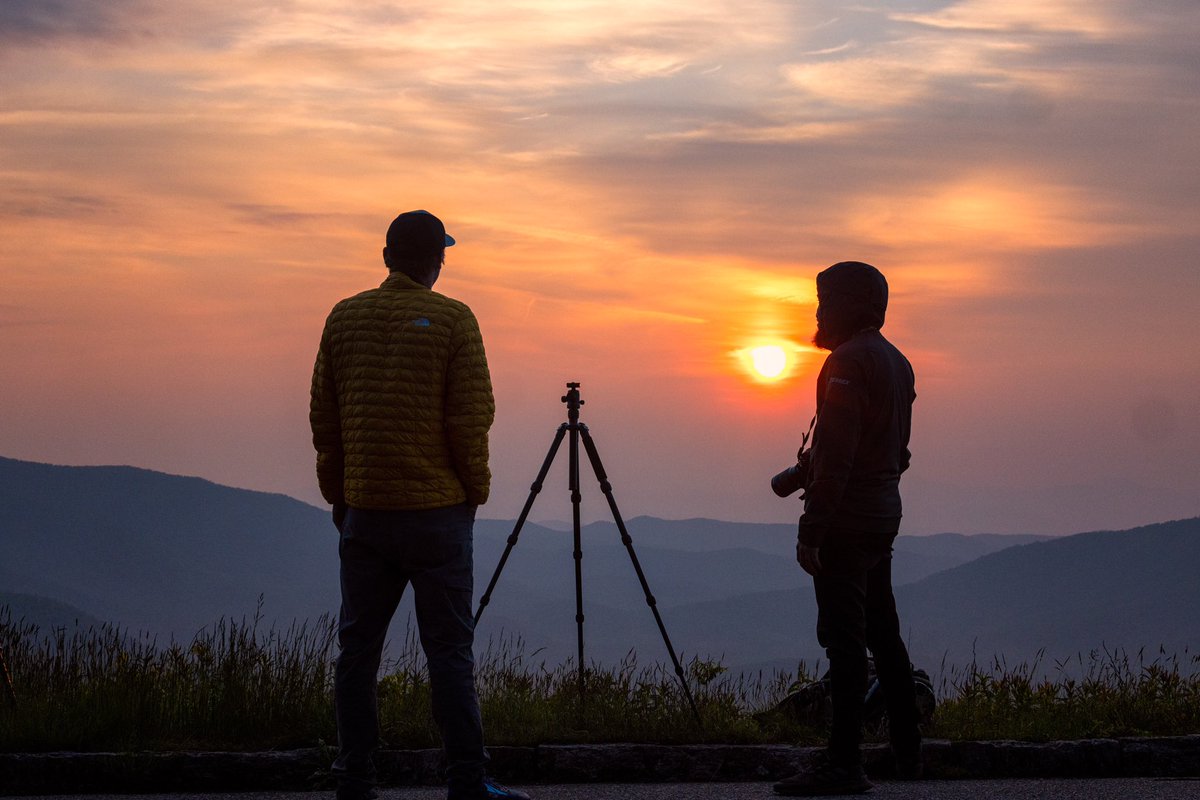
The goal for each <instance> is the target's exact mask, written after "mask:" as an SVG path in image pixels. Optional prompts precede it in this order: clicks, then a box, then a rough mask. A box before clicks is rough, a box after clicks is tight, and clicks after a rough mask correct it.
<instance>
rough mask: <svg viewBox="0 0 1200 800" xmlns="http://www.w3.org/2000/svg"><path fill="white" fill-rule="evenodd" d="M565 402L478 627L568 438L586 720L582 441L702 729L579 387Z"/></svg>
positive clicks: (581, 696) (571, 387) (581, 702)
mask: <svg viewBox="0 0 1200 800" xmlns="http://www.w3.org/2000/svg"><path fill="white" fill-rule="evenodd" d="M562 402H564V403H566V404H567V421H566V422H564V423H563V424H561V425H559V426H558V432H557V433H555V434H554V441H553V442H552V443H551V444H550V452H548V453H546V460H545V461H543V462H542V468H541V469H540V470H538V474H537V478H536V479H535V480H534V482H533V485H532V486H531V487H530V488H529V497H528V498H527V499H526V500H525V507H524V508H522V509H521V515H520V516H519V517H518V518H517V524H516V525H515V526H514V527H513V532H512V534H510V535H509V537H508V545H507V546H506V547H505V548H504V553H503V555H501V556H500V563H498V564H497V565H496V571H495V572H494V573H492V580H491V581H490V582H489V583H488V587H487V591H485V592H484V593H483V596H482V597H480V598H479V609H478V610H477V611H476V612H475V622H476V623H478V622H479V618H480V617H481V616H483V609H484V608H486V607H487V604H488V603H489V602H490V601H491V599H492V590H493V589H495V588H496V582H497V581H498V580H500V572H501V571H502V570H503V569H504V565H505V564H506V563H507V562H508V557H509V555H510V554H511V553H512V551H513V548H514V547H516V544H517V537H519V536H520V535H521V528H522V527H523V526H524V525H525V520H526V518H528V516H529V511H530V509H532V508H533V501H534V500H536V499H537V496H538V493H539V492H541V491H542V483H543V482H544V481H545V480H546V473H547V472H549V471H550V465H551V464H552V463H553V462H554V456H555V455H556V454H557V453H558V448H559V445H561V444H562V440H563V437H564V436H566V435H567V434H568V433H570V434H571V436H570V439H569V443H570V444H569V452H570V462H571V463H570V466H569V469H568V484H569V488H570V490H571V527H572V531H573V533H574V538H575V552H574V555H575V630H576V641H577V643H578V656H579V662H578V666H579V706H580V716H581V717H582V716H583V714H584V711H585V709H586V702H587V693H586V683H585V678H584V661H583V545H582V541H581V538H580V525H579V501H580V499H581V497H582V496H581V494H580V492H579V441H580V439H581V438H582V439H583V447H584V449H585V450H586V451H587V456H588V460H589V461H591V462H592V471H593V472H595V473H596V480H597V481H599V482H600V491H602V492H604V496H605V498H607V500H608V507H609V509H610V510H611V511H612V515H613V519H614V520H615V521H616V523H617V530H618V531H620V533H621V543H622V544H624V545H625V549H626V551H628V553H629V559H630V561H632V562H633V569H634V571H635V572H636V573H637V577H638V581H640V582H641V584H642V591H643V592H644V593H645V595H646V605H648V606H650V610H651V611H652V612H653V613H654V621H655V622H657V623H658V630H659V633H661V634H662V639H663V644H665V645H666V646H667V652H668V653H669V654H670V655H671V663H672V664H674V666H675V675H676V677H678V678H679V685H680V686H682V687H683V693H684V696H685V697H687V701H688V705H689V706H691V709H692V715H693V716H694V717H695V718H696V724H697V725H698V726H699V725H701V724H702V723H701V722H700V712H699V711H697V710H696V701H695V699H693V697H692V690H691V689H690V688H688V684H687V679H686V678H685V677H684V675H683V667H682V666H681V665H680V663H679V657H678V656H676V655H675V648H674V647H672V646H671V638H670V637H669V636H668V635H667V627H666V625H664V624H663V621H662V615H661V614H659V613H658V601H657V600H655V599H654V595H653V594H651V592H650V585H649V584H648V583H647V582H646V575H645V573H644V572H642V565H641V562H639V561H638V557H637V553H635V552H634V551H633V539H632V538H631V537H630V536H629V531H627V530H626V529H625V521H624V520H623V519H621V512H620V511H619V510H617V501H616V498H614V497H613V491H612V484H611V483H609V482H608V475H607V474H605V472H604V465H603V464H602V463H600V454H599V453H598V452H597V451H596V443H595V442H594V441H592V434H591V433H590V432H589V431H588V426H587V425H585V424H583V423H582V422H580V421H579V407H580V406H582V405H583V400H580V399H579V384H578V383H568V384H567V393H566V395H564V396H563V398H562Z"/></svg>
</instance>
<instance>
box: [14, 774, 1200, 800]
mask: <svg viewBox="0 0 1200 800" xmlns="http://www.w3.org/2000/svg"><path fill="white" fill-rule="evenodd" d="M524 788H525V789H526V791H528V792H529V793H530V794H531V795H533V797H534V800H768V799H769V798H773V797H775V795H774V794H773V793H772V792H771V784H769V783H683V784H680V783H664V784H646V783H637V784H629V783H626V784H613V783H605V784H572V785H559V786H529V787H524ZM445 796H446V793H445V790H444V789H437V788H419V789H385V790H383V791H382V792H380V798H381V800H442V798H444V797H445ZM135 797H137V798H139V799H140V800H330V799H331V798H332V797H333V793H332V792H275V793H261V792H260V793H246V794H191V795H181V794H156V795H139V796H131V795H75V796H73V797H65V796H59V797H37V798H33V797H28V798H6V799H5V800H134V798H135ZM867 797H871V798H879V800H885V799H886V800H988V799H989V798H1004V800H1046V799H1047V798H1051V799H1052V800H1143V798H1144V799H1145V800H1200V779H1190V780H1188V779H1183V780H1172V779H1165V778H1102V779H1089V780H977V781H921V782H919V783H889V782H884V781H881V782H879V783H877V784H876V786H875V791H873V792H871V793H870V794H869V795H867Z"/></svg>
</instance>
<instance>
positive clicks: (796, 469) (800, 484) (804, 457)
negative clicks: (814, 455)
mask: <svg viewBox="0 0 1200 800" xmlns="http://www.w3.org/2000/svg"><path fill="white" fill-rule="evenodd" d="M811 452H812V451H811V450H801V451H800V452H799V453H797V454H796V463H795V464H793V465H792V466H790V467H788V468H787V469H785V470H783V471H782V472H779V473H777V474H776V475H775V476H774V477H772V478H771V491H773V492H775V494H777V495H779V496H780V497H787V496H788V495H790V494H794V493H795V492H796V491H797V490H799V489H803V488H804V487H805V485H806V484H807V483H808V454H809V453H811Z"/></svg>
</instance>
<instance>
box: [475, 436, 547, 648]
mask: <svg viewBox="0 0 1200 800" xmlns="http://www.w3.org/2000/svg"><path fill="white" fill-rule="evenodd" d="M566 433H567V423H565V422H564V423H563V424H562V425H559V426H558V432H557V433H556V434H554V441H553V442H552V443H551V444H550V452H548V453H546V460H545V461H543V462H542V468H541V469H540V470H538V474H537V478H535V479H534V481H533V485H532V486H530V487H529V497H528V498H526V500H525V507H524V508H522V509H521V516H520V517H518V518H517V524H516V525H515V526H513V532H512V533H511V534H509V537H508V546H507V547H505V548H504V554H503V555H501V556H500V563H498V564H497V565H496V571H495V572H493V573H492V579H491V581H489V582H488V587H487V591H485V592H484V593H483V596H482V597H480V598H479V609H478V610H477V611H476V612H475V623H476V624H478V623H479V618H480V617H482V616H483V609H484V607H486V606H487V604H488V603H490V602H491V600H492V590H493V589H495V588H496V581H498V580H500V571H501V570H503V569H504V565H505V564H506V563H508V556H509V554H510V553H511V552H512V549H513V547H515V546H516V544H517V537H518V536H520V535H521V528H523V527H524V526H525V519H526V518H527V517H528V516H529V511H530V509H532V508H533V501H534V500H536V499H537V496H538V492H540V491H542V483H543V482H544V481H545V480H546V473H547V472H549V471H550V465H551V464H552V463H554V456H555V454H557V453H558V446H559V445H560V444H562V440H563V436H564V435H566Z"/></svg>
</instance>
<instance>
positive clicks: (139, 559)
mask: <svg viewBox="0 0 1200 800" xmlns="http://www.w3.org/2000/svg"><path fill="white" fill-rule="evenodd" d="M512 526H513V523H512V522H511V521H499V520H480V521H479V522H478V523H477V525H476V547H475V566H476V595H477V597H478V595H479V594H480V593H481V592H482V591H483V589H484V588H485V587H486V585H487V582H488V580H489V579H490V578H491V576H492V573H493V570H494V568H495V565H496V563H497V561H498V559H499V557H500V554H501V552H502V551H503V549H504V546H505V540H506V538H507V537H508V535H509V534H510V533H511V531H512ZM628 527H629V531H630V534H631V536H632V537H633V540H634V547H635V550H636V553H637V555H638V558H639V560H640V562H641V564H642V566H643V569H644V570H645V574H646V576H647V580H648V582H649V584H650V588H651V590H652V592H653V593H654V595H655V597H656V598H657V601H658V604H659V608H660V610H661V612H662V615H663V618H664V621H665V623H666V626H667V630H668V632H669V634H670V636H671V639H672V642H673V644H674V645H675V647H676V649H677V650H678V651H680V652H682V653H684V654H685V656H686V657H690V656H691V655H701V656H705V657H721V658H722V659H723V661H724V662H725V663H726V664H727V665H729V666H731V667H732V668H734V669H742V670H748V669H758V668H764V669H771V668H794V666H795V664H796V662H797V660H799V659H801V658H803V659H805V660H807V661H809V662H810V663H811V662H813V661H815V660H817V659H819V658H821V657H822V653H821V650H820V648H819V647H818V645H817V643H816V640H815V632H814V627H815V617H816V609H815V603H814V601H813V599H812V588H811V584H810V582H809V581H808V579H807V576H805V575H804V574H803V573H802V572H801V571H800V569H799V567H798V566H797V565H796V564H795V561H794V542H795V528H794V526H792V525H764V524H742V523H731V522H718V521H714V520H704V519H696V520H671V521H669V520H660V519H655V518H651V517H638V518H635V519H632V520H628ZM583 540H584V543H583V550H584V562H583V563H584V597H585V604H584V611H585V614H586V617H587V618H586V623H585V636H586V646H587V655H588V657H589V658H594V659H598V660H601V661H606V662H613V661H616V660H618V659H620V658H621V657H622V656H623V655H625V654H626V652H628V651H629V650H630V649H634V650H636V651H637V653H638V656H639V660H641V661H644V662H645V661H661V660H665V659H666V651H665V648H664V647H663V644H662V641H661V638H660V635H659V632H658V629H657V627H656V626H655V625H654V621H653V617H652V616H651V612H650V611H649V609H648V608H647V607H646V601H645V597H644V595H643V593H642V590H641V587H640V586H639V584H638V582H637V579H636V576H635V574H634V571H633V568H632V565H631V563H630V558H629V555H628V553H627V551H626V550H625V548H624V547H623V546H622V544H621V542H620V538H619V535H618V533H617V531H616V527H615V525H613V524H612V523H611V522H602V523H593V524H591V525H588V526H586V527H585V528H584V531H583ZM571 550H572V545H571V534H570V533H569V532H565V533H564V532H563V531H560V530H552V529H550V528H547V527H542V526H539V525H534V524H528V525H526V526H525V528H524V529H523V530H522V532H521V536H520V538H519V540H518V543H517V545H516V547H515V549H514V552H513V554H512V556H511V558H510V560H509V562H508V565H507V566H506V568H505V571H504V573H503V575H502V576H501V578H500V581H499V583H498V585H497V588H496V590H495V593H494V595H493V599H492V603H491V605H490V606H489V607H488V609H487V610H486V612H485V614H484V616H483V619H482V620H481V623H480V627H479V641H480V646H481V648H483V647H486V643H487V641H488V640H489V639H490V640H492V641H493V642H496V641H498V640H501V639H505V638H511V637H514V636H518V637H520V638H521V640H522V641H523V643H524V646H525V650H526V653H527V655H531V654H532V655H533V657H534V658H536V659H538V660H541V659H545V660H547V661H550V662H555V663H557V662H558V661H560V660H562V659H564V658H566V657H568V656H570V655H571V654H573V653H574V651H575V635H576V633H575V621H574V615H575V603H574V566H573V560H572V556H571ZM1197 564H1200V519H1191V520H1182V521H1178V522H1171V523H1163V524H1160V525H1151V526H1146V527H1142V528H1136V529H1133V530H1130V531H1123V532H1096V533H1084V534H1077V535H1074V536H1067V537H1061V538H1054V539H1051V538H1048V537H1036V536H1002V535H974V536H963V535H958V534H940V535H937V536H921V537H917V536H901V537H900V538H898V539H897V541H896V553H895V562H894V574H895V576H896V580H895V582H896V585H897V587H898V589H897V600H898V603H899V605H900V610H901V618H902V621H903V624H904V627H905V631H906V636H907V637H908V639H909V641H910V647H911V649H912V651H913V656H914V660H915V661H917V663H918V664H921V665H924V666H926V667H927V668H937V667H938V666H939V665H940V664H941V663H942V660H943V658H944V659H946V661H947V663H950V664H960V665H961V664H964V663H967V662H969V661H970V660H971V658H972V655H973V653H974V655H975V656H976V657H977V658H978V659H979V661H980V663H981V664H987V663H990V661H991V659H992V657H993V655H997V654H1002V655H1003V656H1004V657H1005V658H1006V659H1007V661H1008V663H1010V664H1011V663H1016V662H1019V661H1023V660H1028V659H1030V658H1032V657H1033V656H1034V654H1036V653H1037V652H1038V651H1039V650H1041V649H1044V650H1045V652H1046V656H1045V659H1044V661H1043V664H1044V665H1051V666H1052V664H1053V661H1054V660H1057V659H1064V658H1067V657H1070V656H1072V655H1074V654H1076V653H1078V652H1083V653H1085V655H1086V652H1087V651H1088V650H1091V649H1094V648H1100V647H1101V646H1107V647H1110V648H1114V647H1126V648H1131V649H1133V650H1136V649H1137V648H1138V647H1141V646H1146V647H1148V648H1153V650H1154V652H1157V651H1158V648H1159V646H1160V645H1161V646H1163V647H1165V648H1167V649H1168V650H1169V651H1171V652H1176V653H1182V652H1183V650H1184V648H1187V647H1195V646H1196V644H1197V642H1200V622H1198V621H1197V620H1200V590H1197V589H1196V586H1197V584H1196V580H1195V577H1194V574H1193V573H1194V570H1195V567H1196V565H1197ZM260 596H261V598H262V601H261V612H262V615H263V617H264V624H267V625H270V624H275V625H277V626H281V627H286V625H287V624H288V623H290V622H291V621H292V619H294V618H315V617H317V616H319V615H321V614H332V613H335V612H336V610H337V606H338V584H337V538H336V534H335V532H334V531H333V528H332V525H331V523H330V521H329V516H328V512H327V510H325V509H319V508H315V507H313V506H310V505H307V504H305V503H302V502H300V501H297V500H294V499H292V498H289V497H285V496H283V495H275V494H264V493H260V492H251V491H246V490H241V489H233V488H229V487H225V486H219V485H217V484H213V483H210V482H208V481H204V480H201V479H198V478H185V477H178V476H172V475H164V474H161V473H156V472H151V471H148V470H141V469H134V468H130V467H59V466H50V465H45V464H34V463H29V462H22V461H15V460H11V459H4V458H0V606H3V605H6V606H8V607H9V609H10V612H11V613H12V615H13V616H14V617H17V618H19V617H25V618H26V619H27V620H28V621H31V622H36V623H37V624H39V625H42V626H43V627H46V626H49V627H60V626H63V625H67V624H73V622H74V620H75V619H78V620H79V621H80V623H81V624H84V625H88V624H95V622H96V621H97V620H104V621H109V622H113V623H117V624H120V625H122V626H124V627H126V628H128V629H131V630H135V631H136V630H141V631H147V632H151V633H154V634H156V635H158V636H160V637H164V638H165V637H171V636H174V637H175V638H178V639H189V638H190V637H191V636H192V635H193V634H194V633H195V632H196V631H197V630H199V629H201V628H202V627H204V626H207V625H212V624H213V623H215V622H216V621H217V620H218V619H220V618H221V617H223V616H233V617H236V618H240V617H249V616H251V615H253V614H254V613H255V610H256V608H257V607H258V606H259V598H260ZM409 609H411V598H408V599H406V602H405V605H403V606H402V607H401V613H400V614H399V615H398V621H397V623H396V625H395V626H394V628H393V639H394V638H395V637H396V636H398V635H402V630H403V627H404V625H405V624H406V623H407V617H408V610H409Z"/></svg>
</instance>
